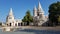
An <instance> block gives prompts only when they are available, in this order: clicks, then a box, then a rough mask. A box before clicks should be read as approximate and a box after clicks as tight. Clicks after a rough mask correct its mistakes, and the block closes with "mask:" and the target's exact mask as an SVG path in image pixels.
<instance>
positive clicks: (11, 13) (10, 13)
mask: <svg viewBox="0 0 60 34" xmlns="http://www.w3.org/2000/svg"><path fill="white" fill-rule="evenodd" d="M9 15H11V16H13V12H12V8H10V12H9Z"/></svg>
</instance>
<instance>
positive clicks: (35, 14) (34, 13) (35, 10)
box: [33, 6, 37, 16]
mask: <svg viewBox="0 0 60 34" xmlns="http://www.w3.org/2000/svg"><path fill="white" fill-rule="evenodd" d="M33 11H34V12H33V15H34V16H37V8H36V6H34V10H33Z"/></svg>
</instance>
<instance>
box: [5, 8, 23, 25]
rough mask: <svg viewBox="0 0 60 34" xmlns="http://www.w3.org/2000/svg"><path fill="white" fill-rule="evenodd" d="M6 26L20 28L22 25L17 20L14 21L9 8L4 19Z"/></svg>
mask: <svg viewBox="0 0 60 34" xmlns="http://www.w3.org/2000/svg"><path fill="white" fill-rule="evenodd" d="M6 25H7V26H21V25H22V21H21V20H19V19H17V20H16V19H14V15H13V12H12V8H10V12H9V14H8V16H7V18H6Z"/></svg>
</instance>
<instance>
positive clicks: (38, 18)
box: [33, 2, 45, 25]
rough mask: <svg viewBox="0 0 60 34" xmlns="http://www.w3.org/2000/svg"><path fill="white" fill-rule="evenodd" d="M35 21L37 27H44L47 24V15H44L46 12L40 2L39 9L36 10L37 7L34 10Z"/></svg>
mask: <svg viewBox="0 0 60 34" xmlns="http://www.w3.org/2000/svg"><path fill="white" fill-rule="evenodd" d="M33 12H34V13H33V16H34V17H33V21H34V24H35V25H42V24H43V23H44V22H45V15H44V11H43V9H42V7H41V4H40V2H39V4H38V8H37V9H36V7H35V8H34V11H33Z"/></svg>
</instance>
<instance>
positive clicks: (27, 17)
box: [22, 10, 33, 25]
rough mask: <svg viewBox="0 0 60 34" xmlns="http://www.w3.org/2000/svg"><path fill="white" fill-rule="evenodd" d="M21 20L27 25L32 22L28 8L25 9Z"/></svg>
mask: <svg viewBox="0 0 60 34" xmlns="http://www.w3.org/2000/svg"><path fill="white" fill-rule="evenodd" d="M22 21H23V22H27V25H29V23H30V22H33V17H32V16H31V14H30V10H27V12H26V15H25V16H24V18H23V19H22Z"/></svg>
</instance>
